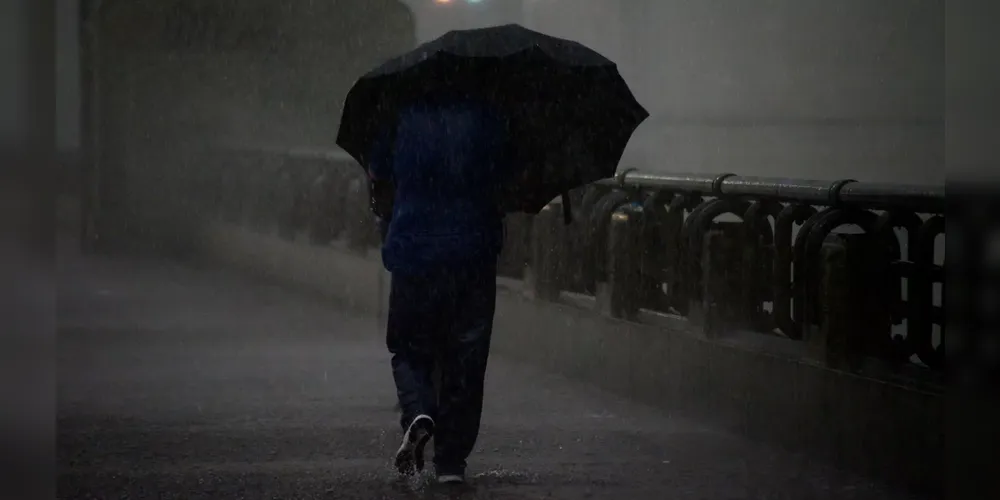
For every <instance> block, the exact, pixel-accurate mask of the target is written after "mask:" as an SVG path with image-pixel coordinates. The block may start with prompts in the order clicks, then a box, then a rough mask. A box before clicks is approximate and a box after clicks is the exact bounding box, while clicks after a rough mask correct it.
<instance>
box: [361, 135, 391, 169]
mask: <svg viewBox="0 0 1000 500" xmlns="http://www.w3.org/2000/svg"><path fill="white" fill-rule="evenodd" d="M392 153H393V147H392V137H391V134H390V132H389V129H388V128H384V129H382V131H381V132H380V133H379V135H378V136H377V137H376V138H375V141H374V142H373V143H372V150H371V153H370V155H369V160H368V166H367V167H368V168H366V169H365V170H366V171H367V172H368V177H369V178H370V179H371V180H373V181H391V180H392V156H393V155H392Z"/></svg>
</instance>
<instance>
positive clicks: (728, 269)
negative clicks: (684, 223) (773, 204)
mask: <svg viewBox="0 0 1000 500" xmlns="http://www.w3.org/2000/svg"><path fill="white" fill-rule="evenodd" d="M742 233H743V226H742V224H741V223H734V222H717V223H713V227H712V228H711V229H709V230H708V231H706V232H705V234H704V235H703V236H702V242H703V243H702V246H701V252H702V253H701V283H700V284H699V288H700V290H697V291H696V293H694V294H693V297H694V298H695V300H693V301H692V302H691V308H690V310H689V314H688V317H689V319H690V320H691V322H692V323H693V324H694V325H697V326H698V329H699V330H700V332H701V333H702V334H704V335H705V336H707V337H716V336H720V335H724V334H725V332H726V331H727V330H730V329H733V328H743V327H745V326H746V325H745V322H746V320H745V318H743V317H742V315H741V312H742V309H743V308H742V307H741V306H742V299H743V289H742V287H741V285H742V281H743V268H742V266H743V248H742V245H741V242H742V240H743V238H742Z"/></svg>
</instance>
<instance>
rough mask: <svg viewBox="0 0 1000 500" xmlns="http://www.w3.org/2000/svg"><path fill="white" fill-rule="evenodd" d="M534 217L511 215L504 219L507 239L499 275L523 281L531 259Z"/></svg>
mask: <svg viewBox="0 0 1000 500" xmlns="http://www.w3.org/2000/svg"><path fill="white" fill-rule="evenodd" d="M532 223H533V217H532V216H530V215H527V214H510V215H507V217H506V218H505V219H504V231H505V233H506V234H505V239H504V245H503V251H501V252H500V263H499V266H498V274H500V275H502V276H507V277H509V278H514V279H521V278H523V277H524V273H525V270H526V268H527V266H528V262H529V260H530V258H531V242H532V238H531V236H532Z"/></svg>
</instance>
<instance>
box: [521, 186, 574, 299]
mask: <svg viewBox="0 0 1000 500" xmlns="http://www.w3.org/2000/svg"><path fill="white" fill-rule="evenodd" d="M565 235H566V229H565V224H564V223H563V220H562V207H561V206H560V205H558V204H555V203H553V204H549V205H548V206H546V207H545V208H543V209H542V210H541V211H540V212H539V213H538V215H537V216H535V220H534V223H533V224H532V246H531V265H530V266H529V267H528V273H527V282H528V284H529V286H530V288H531V290H532V292H534V295H535V297H536V298H539V299H542V300H549V301H556V300H558V299H559V292H560V291H561V290H562V285H563V283H562V281H563V280H562V266H561V265H560V260H561V258H562V257H563V256H564V255H566V252H565V245H566V238H565Z"/></svg>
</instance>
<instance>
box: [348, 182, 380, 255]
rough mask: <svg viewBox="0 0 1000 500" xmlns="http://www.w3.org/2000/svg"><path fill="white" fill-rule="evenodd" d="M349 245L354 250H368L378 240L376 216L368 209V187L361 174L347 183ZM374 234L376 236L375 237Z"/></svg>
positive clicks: (360, 251) (359, 251)
mask: <svg viewBox="0 0 1000 500" xmlns="http://www.w3.org/2000/svg"><path fill="white" fill-rule="evenodd" d="M347 213H348V217H347V228H346V229H347V247H348V248H349V249H350V250H351V251H354V252H358V253H362V252H367V251H368V248H369V247H371V246H372V241H373V239H375V240H376V241H377V237H378V230H377V228H376V227H375V225H376V224H375V216H374V215H372V213H371V211H369V210H368V189H367V186H365V182H364V180H363V179H362V178H361V177H360V176H355V177H353V178H351V180H350V182H349V183H348V184H347ZM373 236H374V238H373Z"/></svg>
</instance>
